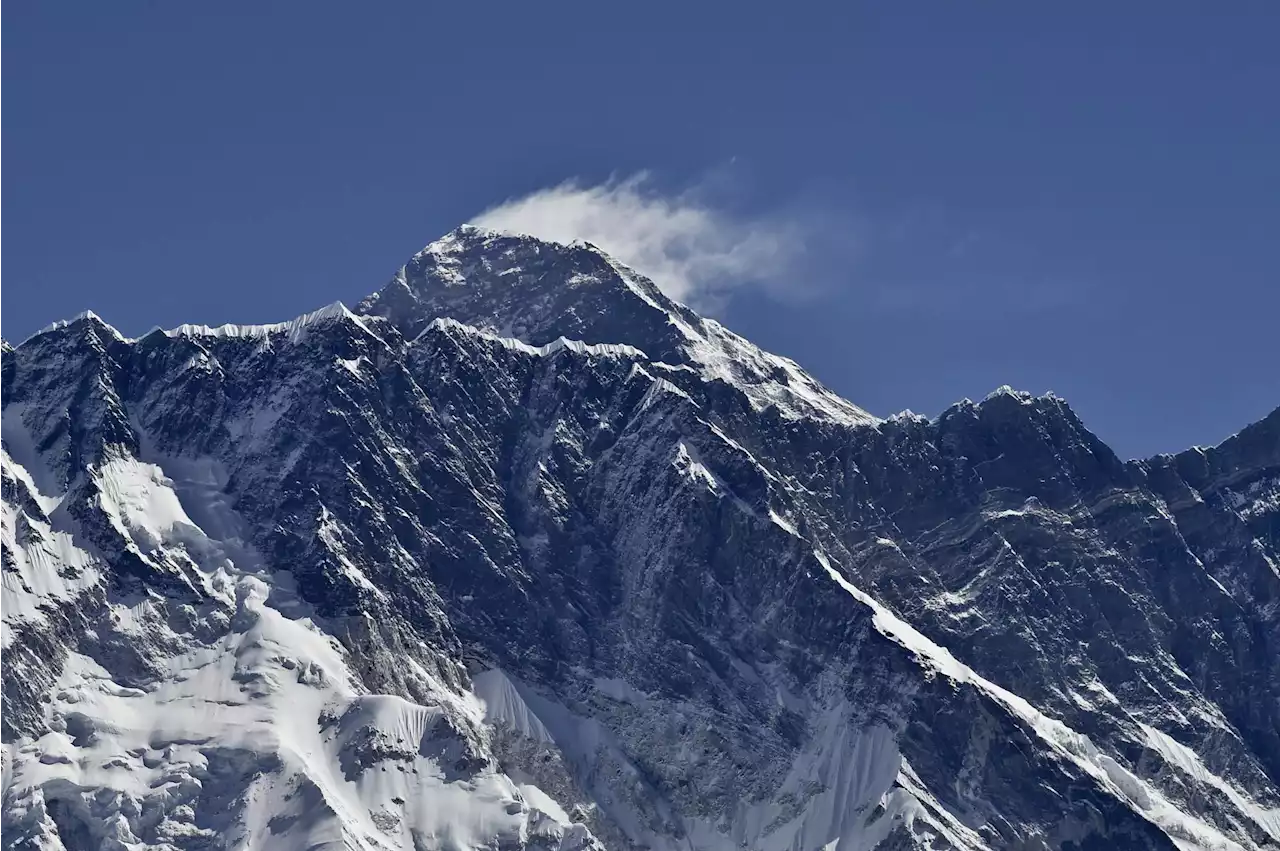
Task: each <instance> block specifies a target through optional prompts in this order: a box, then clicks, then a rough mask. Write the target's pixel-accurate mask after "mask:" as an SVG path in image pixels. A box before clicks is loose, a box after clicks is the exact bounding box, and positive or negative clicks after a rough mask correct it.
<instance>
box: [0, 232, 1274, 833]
mask: <svg viewBox="0 0 1280 851" xmlns="http://www.w3.org/2000/svg"><path fill="white" fill-rule="evenodd" d="M3 382H4V384H3V405H4V412H3V424H4V430H3V434H4V448H5V456H4V599H3V608H4V647H5V656H4V683H3V685H4V707H3V709H4V711H3V733H4V743H5V745H4V781H3V782H4V791H3V820H4V824H3V827H4V830H3V843H4V846H5V847H14V848H17V847H50V848H59V847H63V848H68V849H80V848H99V847H117V848H139V847H147V848H150V847H157V848H183V849H187V848H220V847H228V848H260V847H269V848H275V847H281V848H295V847H296V848H357V849H374V848H432V849H434V848H448V849H458V848H493V847H502V848H563V849H571V848H580V847H583V848H585V847H594V846H596V845H603V846H605V847H609V848H652V849H673V851H674V849H682V851H686V850H687V851H694V849H698V851H701V849H707V851H719V849H726V851H727V849H730V848H733V849H738V848H753V849H767V851H808V849H815V851H816V849H820V848H822V849H835V851H846V849H862V848H873V847H876V848H972V849H978V848H990V849H997V848H1017V847H1049V848H1087V847H1097V848H1174V847H1178V848H1264V847H1270V846H1273V845H1274V844H1275V843H1276V842H1278V841H1280V796H1278V794H1277V789H1276V783H1275V780H1274V778H1275V777H1276V774H1277V752H1278V751H1277V749H1276V738H1275V737H1276V732H1275V731H1276V729H1277V728H1278V727H1280V725H1278V724H1277V723H1276V722H1277V720H1278V715H1280V708H1278V707H1280V693H1278V692H1277V685H1276V683H1277V682H1280V671H1278V670H1277V668H1276V666H1277V664H1278V663H1277V661H1276V660H1277V659H1278V658H1280V647H1278V646H1277V643H1278V642H1277V635H1278V633H1277V628H1276V617H1277V610H1278V608H1280V607H1278V606H1277V604H1276V601H1277V599H1280V573H1277V570H1276V564H1277V550H1276V540H1275V536H1274V520H1275V517H1276V512H1275V511H1274V510H1273V509H1274V508H1275V506H1274V500H1273V499H1272V496H1273V495H1274V494H1273V493H1272V492H1273V491H1274V487H1272V486H1273V485H1274V484H1275V482H1276V481H1278V480H1280V433H1278V432H1277V423H1280V412H1277V414H1273V415H1272V417H1269V418H1268V419H1267V420H1265V421H1263V422H1262V423H1259V424H1257V425H1255V426H1252V427H1250V428H1248V429H1246V430H1245V431H1243V432H1241V434H1240V435H1239V436H1237V437H1236V438H1233V439H1232V440H1230V441H1227V442H1226V443H1224V444H1223V445H1222V446H1221V447H1218V448H1215V449H1211V450H1194V451H1193V452H1192V453H1185V454H1184V455H1179V456H1175V457H1172V458H1158V459H1152V460H1151V461H1146V462H1141V463H1130V464H1124V463H1122V462H1120V461H1119V460H1118V459H1116V458H1115V457H1114V455H1112V454H1111V453H1110V451H1109V450H1108V449H1107V448H1106V447H1105V446H1103V445H1102V444H1101V443H1100V442H1098V441H1097V439H1096V438H1095V437H1093V436H1092V435H1091V434H1089V433H1088V432H1087V430H1085V429H1084V427H1083V425H1081V424H1080V423H1079V420H1078V419H1077V418H1075V416H1074V414H1072V413H1071V411H1070V409H1069V408H1067V407H1066V405H1065V404H1064V403H1062V402H1061V401H1060V400H1056V399H1052V398H1041V399H1035V398H1032V397H1028V396H1025V395H1021V394H1016V393H1013V392H1012V391H1007V390H1006V391H1000V392H997V393H996V394H993V395H992V396H991V397H989V398H988V399H986V400H983V401H982V402H980V403H977V404H974V403H968V402H966V403H962V404H960V405H958V406H956V407H955V408H953V409H952V410H950V411H948V412H946V413H945V414H944V415H943V416H942V417H940V418H939V419H938V420H936V421H928V420H924V419H922V418H914V417H910V416H903V417H895V418H891V419H889V420H884V421H880V420H875V419H874V418H871V417H869V416H868V415H866V414H865V413H864V412H862V411H861V410H860V409H858V408H856V407H855V406H853V405H850V404H849V403H847V402H844V401H843V400H839V399H838V398H836V397H834V396H833V395H832V394H830V393H829V392H828V391H826V390H824V389H823V388H821V386H820V385H819V384H818V383H817V382H815V381H813V379H811V378H809V377H808V376H805V375H804V374H803V372H802V371H800V370H799V368H798V367H795V365H794V364H791V363H790V362H789V361H785V359H781V358H777V357H775V356H772V355H768V354H767V353H764V352H761V351H759V350H758V349H756V348H755V347H753V346H751V345H750V344H749V343H747V342H746V341H745V340H742V339H741V338H738V337H736V336H734V335H732V334H730V333H729V332H727V331H725V330H724V329H722V328H720V327H719V326H717V325H715V324H714V323H712V322H710V321H708V320H704V319H702V318H700V317H697V316H696V315H694V314H692V313H691V312H689V311H688V310H687V309H686V308H683V307H682V306H680V305H676V304H674V303H672V302H670V301H669V300H667V299H665V298H664V297H663V296H662V295H661V294H660V293H659V292H658V291H657V289H656V287H654V286H653V285H652V284H651V283H650V282H648V281H646V280H645V279H643V278H642V277H640V276H638V275H635V273H633V272H631V271H630V270H627V269H625V267H622V266H620V265H619V264H617V263H615V262H614V261H612V260H610V259H609V258H607V257H606V256H605V255H603V254H601V253H600V252H599V251H598V250H597V249H594V248H592V247H590V246H581V245H579V246H557V245H554V244H550V243H541V242H538V241H536V240H532V239H529V238H525V237H513V236H505V235H500V234H494V233H490V232H485V231H479V230H477V229H474V228H464V229H461V230H459V231H457V232H455V233H454V234H451V235H450V236H448V237H446V238H445V239H443V240H441V241H439V242H437V243H433V244H432V246H429V247H428V248H427V249H426V250H425V251H424V252H423V253H421V254H420V255H418V256H417V257H415V258H414V260H413V261H412V262H411V263H410V264H408V265H407V266H406V267H405V269H404V270H402V271H401V273H399V274H398V275H397V276H396V278H395V279H394V280H393V281H392V283H391V284H390V285H388V287H387V288H385V289H384V290H382V291H381V292H379V293H377V294H375V295H374V296H371V297H370V298H369V299H368V300H366V301H365V302H364V303H363V305H362V306H361V307H360V308H359V309H358V310H357V311H356V312H352V311H349V310H347V309H346V308H344V307H342V306H341V305H335V306H331V307H329V308H325V309H323V310H321V311H317V312H315V313H312V314H308V315H307V316H304V317H301V318H300V319H298V320H294V321H292V322H287V323H278V324H275V325H266V326H223V327H222V328H216V329H214V328H207V327H205V326H182V327H181V328H178V329H174V330H173V331H169V332H163V331H158V330H157V331H154V332H152V333H151V334H148V335H146V336H144V337H142V338H140V339H138V340H129V339H126V338H124V337H122V336H121V335H119V334H118V333H116V332H114V331H113V330H112V329H110V328H109V327H108V326H106V325H105V324H104V323H102V321H101V320H99V319H97V318H96V317H94V316H92V315H87V316H83V317H80V318H78V319H76V320H74V321H71V322H69V323H64V324H60V325H58V326H56V327H53V328H51V329H49V330H47V331H45V332H42V333H41V334H38V335H36V336H35V337H33V338H31V339H30V340H27V341H25V342H24V343H23V344H22V345H20V346H18V347H17V348H10V347H6V348H5V350H4V353H3Z"/></svg>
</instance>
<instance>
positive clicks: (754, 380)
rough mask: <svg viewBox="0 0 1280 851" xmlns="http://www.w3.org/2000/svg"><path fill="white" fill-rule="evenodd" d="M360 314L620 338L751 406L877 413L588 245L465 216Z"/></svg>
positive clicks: (502, 332)
mask: <svg viewBox="0 0 1280 851" xmlns="http://www.w3.org/2000/svg"><path fill="white" fill-rule="evenodd" d="M356 312H357V313H360V314H364V315H369V316H379V317H383V318H385V319H387V320H388V321H389V322H390V323H391V324H392V325H394V326H396V328H397V329H398V330H399V331H400V333H401V334H403V335H404V336H405V337H406V338H407V339H411V340H412V339H414V338H416V337H417V336H418V335H419V334H421V333H422V332H423V330H424V329H426V328H427V327H429V326H430V324H431V323H432V322H433V321H434V320H437V319H441V318H449V319H454V320H457V321H458V322H460V323H462V324H464V325H467V326H472V327H474V328H478V329H480V330H482V331H485V332H488V333H491V334H493V335H495V336H497V337H500V338H505V339H514V340H519V341H520V342H522V343H524V344H526V345H528V346H531V347H533V348H535V349H540V348H541V347H545V346H547V345H549V344H553V343H556V341H558V340H561V339H563V340H571V341H579V342H581V343H583V344H586V345H618V346H625V347H629V348H632V349H636V350H639V351H643V352H645V353H646V355H647V356H648V357H649V358H651V359H653V360H656V361H662V362H666V363H671V364H684V365H696V366H698V367H699V368H700V370H701V371H702V373H703V374H704V375H705V376H706V377H707V378H709V379H713V380H721V381H724V382H725V383H727V384H729V385H732V386H734V387H736V388H738V389H739V390H740V391H741V392H742V393H743V394H745V395H746V396H747V397H748V398H749V399H750V400H751V402H752V404H753V405H755V406H756V407H759V408H762V409H763V408H767V407H773V408H775V409H777V410H778V411H779V412H780V413H782V414H783V415H785V416H788V417H815V418H817V419H821V420H827V421H835V422H840V423H843V424H861V423H869V422H874V421H875V418H874V417H872V416H871V415H869V414H867V413H866V412H865V411H863V410H862V409H861V408H858V407H857V406H856V405H853V404H851V403H849V402H847V401H845V400H844V399H841V398H840V397H839V396H837V395H836V394H834V393H832V392H831V391H829V390H827V389H826V388H824V387H823V386H822V385H821V384H819V383H818V382H817V381H815V380H814V379H813V378H812V377H810V376H809V375H807V374H806V373H805V372H804V371H803V370H801V369H800V368H799V367H798V366H797V365H796V364H795V363H793V362H792V361H789V360H787V359H785V358H780V357H778V356H776V355H771V354H769V353H768V352H764V351H761V350H760V349H759V348H757V347H756V346H754V345H752V344H751V343H750V342H748V341H747V340H745V339H743V338H741V337H739V336H738V335H736V334H734V333H733V332H731V331H729V330H728V329H726V328H724V327H723V326H721V325H720V324H719V323H718V322H715V321H713V320H710V319H704V318H703V317H701V316H699V315H698V314H697V313H695V312H694V311H693V310H690V309H689V308H688V307H686V306H685V305H682V304H680V303H679V302H676V301H675V300H673V299H672V298H670V297H669V296H667V295H666V294H665V293H663V292H662V290H661V289H660V288H659V287H658V285H657V284H656V283H655V282H653V281H652V280H650V279H649V278H648V277H646V276H645V275H644V274H642V273H641V272H638V271H636V270H635V269H633V268H631V267H630V266H627V265H626V264H624V263H622V262H620V261H618V260H616V259H615V258H613V257H611V256H610V255H609V254H608V253H606V252H605V251H603V250H601V249H600V248H599V247H598V246H596V245H593V244H592V243H589V242H586V241H582V240H578V241H574V242H571V243H561V242H553V241H550V240H546V239H540V238H538V237H534V236H529V235H527V234H513V233H507V232H502V231H496V230H491V229H488V228H481V227H476V226H475V225H463V226H462V227H459V228H456V229H454V230H453V231H451V232H449V233H447V234H445V235H444V236H443V237H441V238H440V239H437V240H435V241H434V242H432V243H430V244H428V245H427V247H426V248H424V249H423V250H422V251H419V252H418V253H417V254H415V255H414V256H413V258H412V259H411V260H410V261H409V262H408V263H406V264H405V265H404V266H403V267H402V268H401V269H400V270H399V271H398V272H396V274H395V276H394V277H393V278H392V279H391V281H390V282H389V283H388V284H387V286H385V287H383V288H382V289H381V290H379V291H378V292H376V293H374V294H372V295H370V296H369V297H368V298H366V299H365V300H364V301H362V302H361V303H360V304H359V305H358V306H357V308H356Z"/></svg>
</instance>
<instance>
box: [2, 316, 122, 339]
mask: <svg viewBox="0 0 1280 851" xmlns="http://www.w3.org/2000/svg"><path fill="white" fill-rule="evenodd" d="M82 323H83V324H85V325H88V326H92V327H95V328H100V329H102V330H103V331H106V332H107V333H108V334H109V335H111V336H112V337H114V338H115V339H117V340H125V341H127V340H129V338H128V337H126V336H125V335H123V334H121V333H120V332H119V331H117V330H116V329H115V328H114V327H113V326H112V325H111V324H110V323H108V322H107V321H106V320H104V319H103V318H102V317H101V316H99V315H98V314H96V313H94V312H93V311H92V310H82V311H80V312H79V313H77V314H76V315H75V316H72V317H71V318H70V319H59V320H58V321H56V322H51V323H49V324H48V325H46V326H45V327H43V328H41V329H40V330H39V331H37V332H36V333H34V334H32V335H31V336H30V337H28V338H27V339H26V340H23V341H22V343H19V345H22V344H23V343H26V342H27V341H28V340H34V339H35V338H36V337H40V336H43V335H45V334H51V333H53V332H55V331H61V330H62V329H64V328H71V327H73V326H75V325H79V324H82Z"/></svg>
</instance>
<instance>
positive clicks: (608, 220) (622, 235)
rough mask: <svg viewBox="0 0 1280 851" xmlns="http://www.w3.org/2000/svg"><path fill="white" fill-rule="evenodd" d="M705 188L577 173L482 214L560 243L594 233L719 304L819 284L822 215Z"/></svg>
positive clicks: (666, 286)
mask: <svg viewBox="0 0 1280 851" xmlns="http://www.w3.org/2000/svg"><path fill="white" fill-rule="evenodd" d="M706 195H707V193H706V192H704V191H701V190H700V189H698V188H695V189H691V190H685V191H681V192H678V193H674V194H672V193H663V192H661V191H659V190H658V189H657V188H655V187H654V185H653V181H652V180H651V179H650V177H649V175H648V174H647V173H643V172H642V173H640V174H636V175H633V176H631V177H627V178H622V179H618V178H615V179H611V180H608V181H606V182H604V183H601V184H599V185H596V186H584V185H582V184H581V183H579V182H576V181H569V182H566V183H562V184H560V185H559V186H554V187H551V188H548V189H542V190H539V191H537V192H534V193H532V194H530V195H526V196H524V197H522V198H513V199H509V200H507V201H505V202H503V203H501V204H499V205H498V206H496V207H492V208H490V209H488V210H485V211H484V212H483V213H481V214H480V215H479V216H476V217H475V218H474V219H473V220H472V221H473V222H474V224H476V225H480V226H482V227H488V228H493V229H495V230H501V231H509V232H515V233H525V234H530V235H533V236H537V237H540V238H542V239H549V240H552V241H554V242H566V243H567V242H572V241H574V240H579V239H581V240H586V241H588V242H591V243H593V244H595V245H597V246H599V247H600V248H602V249H604V250H605V251H607V252H609V253H610V254H612V255H613V256H614V257H616V258H618V259H619V260H621V261H622V262H624V263H626V264H627V265H629V266H631V267H633V268H635V269H637V270H639V271H640V272H642V273H643V274H645V275H647V276H648V277H650V278H652V279H653V281H654V283H656V284H657V285H658V286H659V287H661V288H662V290H663V291H664V292H665V293H667V294H668V295H670V296H671V297H673V298H675V299H677V300H680V301H683V302H685V303H687V304H691V305H693V306H696V307H699V308H702V309H714V308H715V307H717V306H720V305H723V303H724V302H725V300H727V299H728V297H729V296H730V295H731V294H732V292H733V291H734V290H736V289H738V288H741V287H758V288H761V289H763V290H766V291H768V292H769V293H770V294H772V295H774V296H785V295H787V294H788V293H791V292H797V291H799V290H800V289H803V288H806V287H810V286H812V285H813V281H812V280H811V279H805V280H797V278H799V277H801V276H802V275H803V273H802V271H801V270H802V268H803V267H804V266H806V265H807V264H806V263H805V260H806V252H807V245H808V244H809V243H810V242H811V239H812V236H813V235H814V231H813V227H812V222H810V223H808V224H806V222H805V221H803V219H804V218H805V217H803V216H799V215H790V214H789V215H781V214H774V215H743V214H736V213H733V212H731V211H730V210H729V209H727V208H725V207H717V206H714V205H712V204H710V203H708V202H707V200H706Z"/></svg>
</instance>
